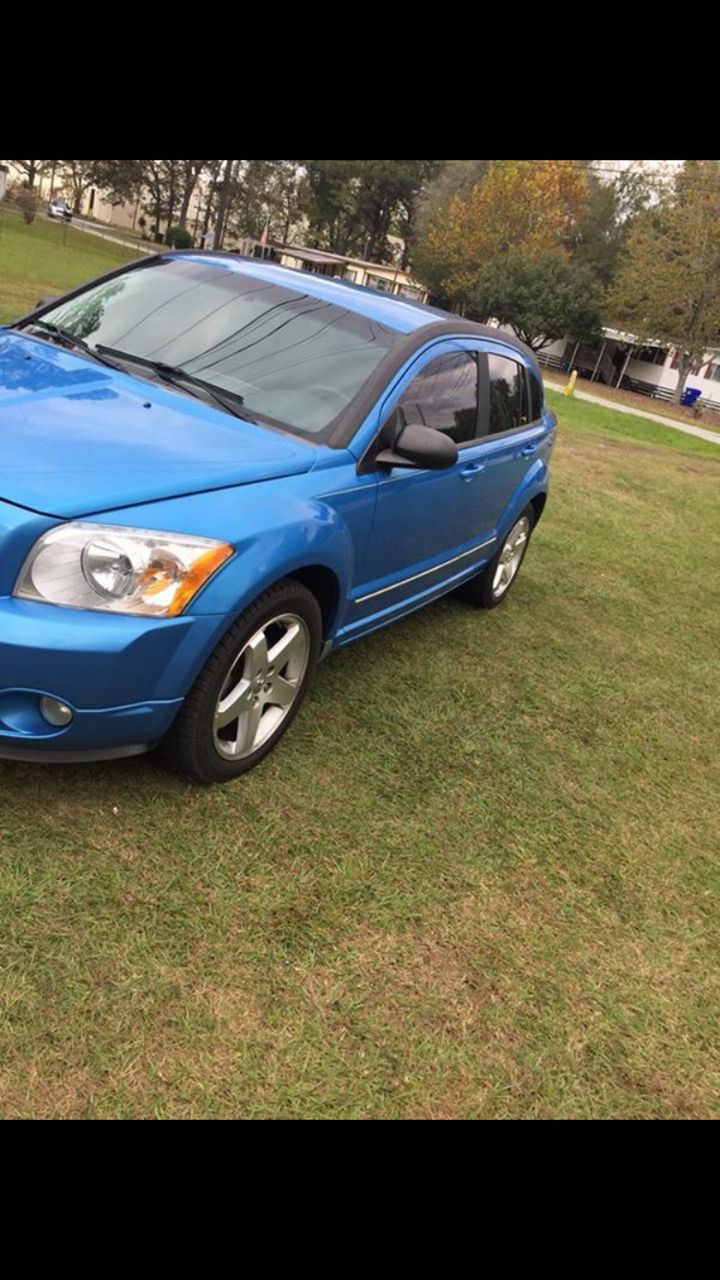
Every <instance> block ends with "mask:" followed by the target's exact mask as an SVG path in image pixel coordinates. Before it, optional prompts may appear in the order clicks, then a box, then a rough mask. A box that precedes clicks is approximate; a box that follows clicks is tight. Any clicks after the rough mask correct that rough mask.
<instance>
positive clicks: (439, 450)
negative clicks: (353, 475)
mask: <svg viewBox="0 0 720 1280" xmlns="http://www.w3.org/2000/svg"><path fill="white" fill-rule="evenodd" d="M457 459H458V448H457V445H456V444H455V441H454V440H451V439H450V437H449V436H446V435H444V434H443V432H442V431H435V430H433V428H432V427H422V426H420V424H419V423H415V422H409V423H408V424H407V426H406V427H403V428H402V430H401V431H400V433H399V434H398V437H397V439H396V441H395V444H394V446H393V448H392V449H383V450H382V451H381V452H380V453H378V454H377V456H376V458H375V462H376V463H379V464H380V465H381V466H385V467H419V468H421V469H422V470H427V471H445V470H446V469H447V468H448V467H452V466H454V465H455V463H456V462H457Z"/></svg>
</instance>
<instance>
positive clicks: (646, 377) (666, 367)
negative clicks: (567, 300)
mask: <svg viewBox="0 0 720 1280" xmlns="http://www.w3.org/2000/svg"><path fill="white" fill-rule="evenodd" d="M602 333H603V339H602V342H601V344H600V345H599V346H589V345H587V344H583V343H577V342H573V341H572V340H571V339H568V338H563V339H561V341H560V342H554V343H553V344H552V345H551V346H549V347H545V348H544V350H543V351H541V352H540V353H539V355H538V359H539V361H540V363H541V364H545V365H549V366H550V367H551V368H554V369H562V370H564V371H567V372H568V373H569V372H570V371H571V370H572V369H577V371H578V375H579V376H580V377H581V378H589V379H590V381H591V382H599V383H604V384H605V385H606V386H611V387H624V388H625V390H627V391H637V392H639V393H640V394H641V395H647V396H654V397H656V398H657V399H660V400H672V398H673V394H674V392H675V387H676V386H677V379H678V357H677V353H676V351H675V350H674V348H673V347H667V346H663V345H662V344H661V343H659V342H654V341H651V340H648V339H645V338H638V337H636V336H635V335H634V334H631V333H622V332H620V331H619V330H617V329H603V331H602ZM686 389H687V390H699V391H700V398H699V401H698V403H699V404H700V405H701V406H702V408H705V409H712V410H715V411H716V412H718V413H720V351H713V352H709V353H708V354H707V355H706V357H705V359H704V360H703V362H702V363H701V364H700V365H698V366H697V367H694V368H693V369H692V370H691V372H690V374H689V376H688V379H687V383H686Z"/></svg>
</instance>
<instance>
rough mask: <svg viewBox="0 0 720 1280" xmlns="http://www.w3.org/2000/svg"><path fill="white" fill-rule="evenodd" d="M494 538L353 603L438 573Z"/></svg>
mask: <svg viewBox="0 0 720 1280" xmlns="http://www.w3.org/2000/svg"><path fill="white" fill-rule="evenodd" d="M496 541H497V539H496V538H486V539H485V541H484V542H478V544H477V546H476V547H471V548H470V550H469V551H461V552H460V555H459V556H453V557H452V558H451V559H450V560H443V562H442V564H434V565H433V567H432V569H423V570H422V572H421V573H413V574H411V575H410V577H409V578H403V579H402V581H400V582H393V583H392V584H391V585H390V586H389V587H379V588H378V590H377V591H369V592H368V593H367V595H366V596H357V597H356V599H355V601H354V603H355V604H364V602H365V601H366V600H373V599H374V598H375V596H384V595H385V592H386V591H397V590H398V588H399V587H405V586H407V584H408V582H416V581H417V579H418V578H426V577H427V576H428V574H429V573H438V572H439V570H440V569H446V568H447V566H448V565H449V564H456V563H457V561H458V560H464V559H465V557H466V556H472V555H474V554H475V552H476V551H482V549H483V547H489V546H490V544H491V543H492V542H496Z"/></svg>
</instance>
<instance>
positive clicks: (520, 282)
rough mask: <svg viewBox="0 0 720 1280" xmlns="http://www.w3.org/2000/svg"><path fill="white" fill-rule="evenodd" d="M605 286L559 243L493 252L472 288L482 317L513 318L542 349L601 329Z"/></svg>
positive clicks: (522, 334)
mask: <svg viewBox="0 0 720 1280" xmlns="http://www.w3.org/2000/svg"><path fill="white" fill-rule="evenodd" d="M601 298H602V295H601V290H600V286H599V285H598V283H597V281H596V280H595V279H594V278H593V275H592V273H591V271H590V270H589V268H588V267H584V266H581V265H579V264H575V263H573V262H572V261H571V260H570V259H569V258H568V257H567V255H566V254H564V253H562V252H559V251H558V250H557V249H549V250H543V251H541V252H539V253H535V254H530V255H523V254H517V255H516V254H505V255H503V256H499V257H496V258H493V259H492V260H491V261H490V262H489V263H488V265H487V267H486V268H485V270H484V271H483V273H482V275H481V277H480V278H479V279H478V282H477V284H476V286H475V287H474V290H473V292H472V294H471V299H470V302H471V306H470V310H471V311H472V312H473V313H474V314H475V315H477V316H478V318H479V319H482V320H488V319H490V317H493V318H494V319H496V320H499V321H500V323H501V324H509V325H511V326H512V328H513V329H514V330H515V332H516V334H517V335H518V337H519V338H521V339H522V341H523V342H525V343H527V345H528V346H529V347H532V349H533V351H541V350H542V349H543V347H546V346H548V345H549V344H550V343H551V342H556V341H557V340H558V339H559V338H563V337H565V336H568V337H571V338H574V339H575V340H576V341H578V342H590V341H592V340H593V339H595V338H597V337H598V335H599V332H600V323H601V319H600V309H601Z"/></svg>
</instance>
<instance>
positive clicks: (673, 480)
mask: <svg viewBox="0 0 720 1280" xmlns="http://www.w3.org/2000/svg"><path fill="white" fill-rule="evenodd" d="M7 230H8V227H7V224H6V225H5V228H4V230H3V237H5V236H6V235H7ZM35 230H37V231H38V232H39V233H40V234H39V235H38V237H37V240H36V241H35V240H34V241H33V243H34V244H35V247H36V248H37V245H38V244H39V243H41V242H42V243H44V240H43V237H44V235H45V231H46V229H45V228H40V227H38V228H31V234H33V233H34V232H35ZM57 230H58V229H57V228H54V227H53V228H47V231H48V233H52V232H55V233H56V232H57ZM21 234H23V235H24V234H25V233H24V232H21ZM69 243H70V242H69V239H68V244H69ZM6 246H7V240H6V239H3V242H2V247H0V254H1V253H2V252H4V250H5V248H6ZM44 252H45V259H44V261H45V263H46V265H45V266H44V267H43V268H42V273H44V274H42V280H43V287H45V286H48V287H50V286H51V285H55V286H57V285H61V284H70V283H72V281H71V279H70V278H69V276H68V277H67V278H65V279H62V280H61V279H59V278H57V273H56V274H55V275H53V272H54V270H55V267H54V265H53V264H54V262H55V258H54V256H53V253H52V252H50V249H49V248H46V250H45V251H44ZM77 252H78V254H79V256H80V257H85V255H87V259H86V262H85V265H84V266H83V269H82V271H81V270H80V269H79V268H80V261H79V258H78V259H77V260H76V259H73V262H74V264H75V265H76V266H77V267H78V271H77V272H76V274H75V278H79V277H80V276H81V275H82V274H83V273H84V274H86V275H87V274H90V273H92V272H94V271H95V270H96V269H101V266H102V265H103V263H101V262H100V261H99V259H100V258H101V257H104V258H105V261H107V257H108V255H107V254H106V252H105V249H104V248H103V251H102V254H101V253H100V252H99V251H95V250H90V249H89V248H86V246H85V237H83V243H82V245H80V246H78V250H77ZM90 258H92V262H91V261H90ZM0 261H2V262H3V266H2V270H1V271H0V276H1V277H2V278H1V280H0V296H1V297H2V299H3V305H4V304H5V302H6V295H5V293H4V283H5V281H6V280H7V278H8V270H9V268H8V260H7V258H5V259H2V258H0ZM58 270H59V269H58ZM68 270H70V268H69V267H68ZM39 278H40V277H38V279H39ZM17 279H18V281H19V280H20V276H19V275H18V277H17ZM18 289H20V284H19V283H18ZM33 291H35V292H37V288H36V286H33ZM18 309H19V307H18V306H17V305H14V306H13V308H10V310H18ZM553 404H554V405H556V406H557V408H558V412H559V415H560V430H559V440H558V445H557V449H556V454H555V459H554V463H553V470H554V475H553V487H552V494H551V499H550V502H549V503H548V507H547V512H546V515H545V517H544V519H543V521H542V523H541V525H540V527H539V529H538V531H537V535H536V538H535V539H534V542H533V545H532V547H531V550H530V553H529V556H528V559H527V561H526V563H525V566H524V568H523V571H522V573H521V576H520V578H519V579H518V582H517V585H516V588H515V589H514V590H513V592H512V594H511V596H510V598H509V599H508V601H507V603H506V604H505V605H504V606H503V607H502V608H500V609H498V610H495V611H494V612H492V613H489V614H486V613H481V612H475V611H473V610H471V609H469V608H468V607H466V606H465V605H463V604H461V603H459V602H457V601H455V600H452V599H446V600H445V601H442V602H440V603H438V604H436V605H434V606H431V607H429V608H427V609H425V610H424V611H422V612H421V613H418V614H416V615H414V616H413V617H412V618H410V619H408V620H406V621H404V622H401V623H399V624H397V625H396V626H394V627H393V628H390V629H388V630H386V631H384V632H380V633H378V634H377V635H375V636H373V637H370V638H368V639H365V640H362V641H360V642H359V643H358V644H356V645H354V646H352V647H351V648H349V649H347V650H345V651H343V652H340V653H339V654H337V655H335V656H333V657H331V658H330V659H329V660H328V661H327V662H326V663H324V664H323V665H322V666H321V668H320V669H319V671H318V674H317V679H316V682H315V686H314V689H313V691H312V693H311V695H310V697H309V700H308V702H307V703H306V705H305V707H304V709H303V712H302V713H301V715H300V717H299V719H298V720H297V722H296V723H295V725H294V726H293V729H292V731H291V732H290V734H289V736H288V737H287V739H286V740H285V742H284V743H283V744H282V745H281V746H280V747H279V749H278V750H277V751H276V752H275V753H274V754H273V755H272V756H271V757H270V758H269V759H268V760H267V761H266V762H265V763H264V764H263V765H262V766H261V767H260V768H259V769H258V770H256V771H255V772H254V773H253V774H251V775H249V776H248V777H247V778H246V779H245V780H243V781H240V782H238V783H236V784H234V785H232V786H229V787H226V788H218V789H213V790H203V789H198V788H195V787H193V786H191V785H190V784H188V783H186V782H184V781H183V780H181V779H179V778H177V777H175V776H173V775H171V774H169V773H166V772H164V771H163V770H162V769H161V768H160V767H159V766H158V765H157V764H156V763H155V762H154V761H153V760H152V759H140V760H136V761H128V762H124V763H118V764H114V765H106V766H88V767H85V768H75V767H69V766H66V767H57V768H54V769H41V768H39V767H35V766H30V765H11V764H7V763H6V764H2V763H0V795H1V796H2V805H1V807H0V1115H2V1116H3V1117H10V1116H34V1117H101V1116H120V1117H149V1116H161V1117H165V1116H166V1117H216V1116H222V1117H230V1116H253V1117H268V1116H275V1117H535V1116H539V1117H547V1116H555V1117H608V1116H617V1117H654V1116H659V1117H711V1116H718V1114H720V1106H719V1105H718V1098H719V1097H720V1070H719V1067H720V1061H719V1057H720V1055H719V1052H718V1046H719V1045H720V1018H719V1012H718V1011H719V999H720V983H719V974H720V960H719V957H720V937H719V929H718V890H719V888H720V885H719V884H718V880H719V875H718V853H719V847H720V839H719V837H720V812H719V808H718V794H719V793H720V729H719V717H718V675H719V671H718V651H719V644H718V640H719V638H720V637H719V635H718V617H719V616H720V556H718V538H719V535H720V518H719V515H718V491H719V489H720V449H717V448H714V447H713V446H712V445H708V444H706V443H705V442H703V441H700V440H695V439H692V438H690V437H684V436H682V435H680V434H679V433H675V432H672V431H670V430H666V429H665V428H662V427H660V426H658V425H655V424H652V423H647V422H642V421H641V420H640V419H637V418H631V417H628V416H626V415H621V414H614V413H612V412H611V411H607V410H604V409H601V408H599V407H597V406H594V405H589V404H584V403H577V402H574V401H568V400H567V399H565V398H563V397H560V396H557V397H553Z"/></svg>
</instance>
